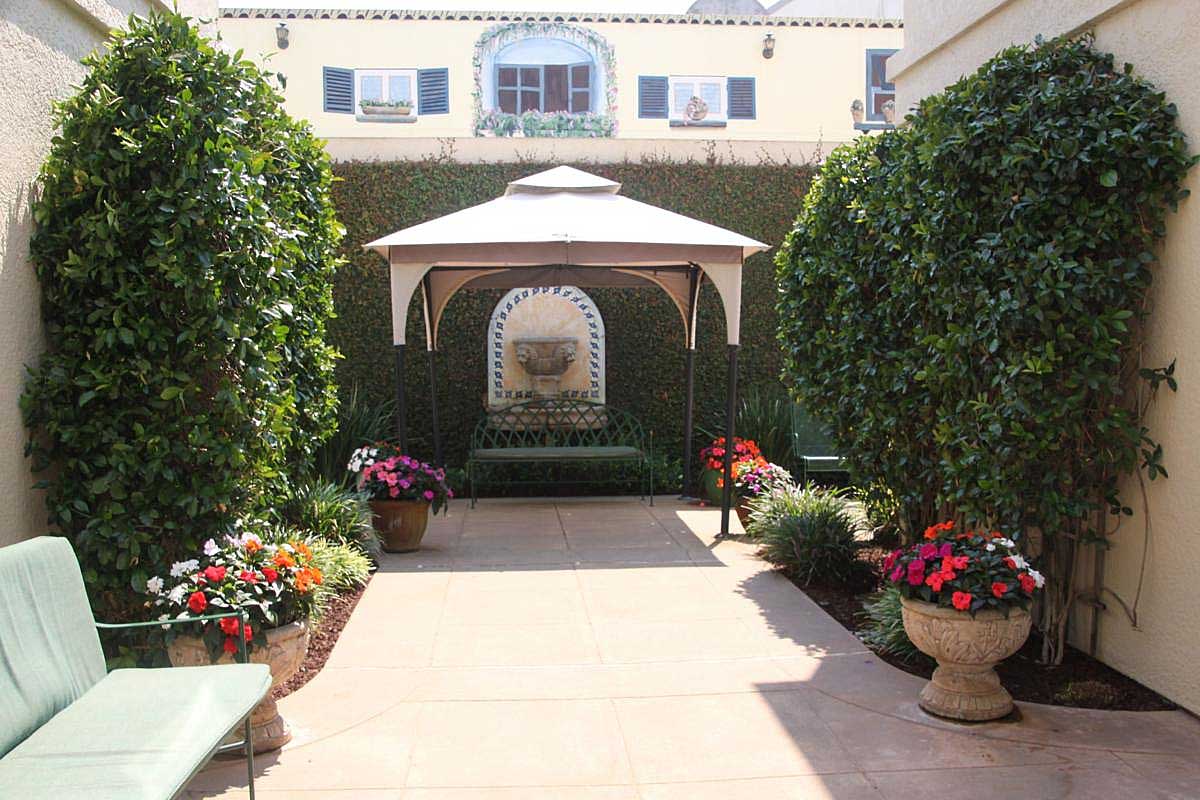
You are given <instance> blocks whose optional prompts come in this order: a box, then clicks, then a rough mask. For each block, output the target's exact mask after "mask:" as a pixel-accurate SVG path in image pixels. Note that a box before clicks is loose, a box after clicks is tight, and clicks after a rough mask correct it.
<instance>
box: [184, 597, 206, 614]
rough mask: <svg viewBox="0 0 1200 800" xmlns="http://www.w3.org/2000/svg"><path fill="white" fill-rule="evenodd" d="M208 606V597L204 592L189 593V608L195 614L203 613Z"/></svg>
mask: <svg viewBox="0 0 1200 800" xmlns="http://www.w3.org/2000/svg"><path fill="white" fill-rule="evenodd" d="M206 608H208V598H207V597H205V596H204V592H192V593H191V594H190V595H188V610H189V611H191V612H192V613H193V614H203V613H204V609H206Z"/></svg>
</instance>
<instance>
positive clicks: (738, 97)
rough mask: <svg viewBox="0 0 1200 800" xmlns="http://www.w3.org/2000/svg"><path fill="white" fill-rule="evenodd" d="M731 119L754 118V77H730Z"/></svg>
mask: <svg viewBox="0 0 1200 800" xmlns="http://www.w3.org/2000/svg"><path fill="white" fill-rule="evenodd" d="M726 88H727V91H728V93H729V113H728V114H727V115H726V116H728V117H729V119H754V118H755V112H756V110H757V109H756V108H755V105H754V78H729V79H728V83H727V87H726Z"/></svg>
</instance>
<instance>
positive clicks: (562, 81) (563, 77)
mask: <svg viewBox="0 0 1200 800" xmlns="http://www.w3.org/2000/svg"><path fill="white" fill-rule="evenodd" d="M545 69H546V86H545V87H544V94H543V95H542V111H568V110H570V109H569V106H570V104H571V98H570V97H568V95H569V94H570V89H568V88H567V66H566V65H565V64H547V65H546V67H545Z"/></svg>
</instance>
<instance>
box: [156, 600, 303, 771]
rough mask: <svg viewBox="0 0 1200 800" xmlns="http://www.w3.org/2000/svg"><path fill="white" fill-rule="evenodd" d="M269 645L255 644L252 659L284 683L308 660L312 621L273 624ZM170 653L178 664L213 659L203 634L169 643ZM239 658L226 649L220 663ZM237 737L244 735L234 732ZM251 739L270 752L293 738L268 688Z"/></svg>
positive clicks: (275, 680)
mask: <svg viewBox="0 0 1200 800" xmlns="http://www.w3.org/2000/svg"><path fill="white" fill-rule="evenodd" d="M266 636H267V644H266V646H265V647H255V648H254V649H253V650H251V651H250V661H251V662H252V663H254V664H266V665H267V666H268V667H270V669H271V689H272V690H274V689H275V687H277V686H279V685H281V684H282V683H284V682H285V681H286V680H287V679H288V678H290V677H292V675H294V674H296V670H298V669H299V668H300V665H301V664H302V663H304V655H305V653H306V652H307V651H308V623H306V622H304V621H300V622H293V623H291V624H290V625H284V626H283V627H282V628H272V629H270V630H268V631H267V632H266ZM167 656H168V657H169V658H170V659H171V665H172V666H175V667H202V666H206V665H208V664H211V663H213V661H212V659H211V658H209V655H208V649H207V648H206V647H205V646H204V640H203V639H201V638H200V637H199V636H180V637H178V638H176V639H175V641H173V642H171V644H170V645H168V646H167ZM235 661H236V659H235V657H234V656H233V655H230V654H229V653H222V654H221V658H220V659H219V660H218V661H217V662H216V663H217V664H233V663H235ZM233 738H234V739H235V740H236V739H238V738H240V737H239V736H238V735H237V734H234V735H233ZM250 739H251V741H253V742H254V752H255V753H266V752H270V751H271V750H278V749H279V748H281V747H283V746H284V745H285V744H287V743H288V742H290V741H291V740H292V729H291V728H290V727H288V724H287V720H285V719H284V718H283V717H282V716H280V715H279V709H278V707H277V706H276V705H275V698H273V697H271V693H270V692H267V696H266V697H264V698H263V699H262V701H261V702H260V703H259V704H258V705H257V706H255V707H254V710H253V711H251V712H250Z"/></svg>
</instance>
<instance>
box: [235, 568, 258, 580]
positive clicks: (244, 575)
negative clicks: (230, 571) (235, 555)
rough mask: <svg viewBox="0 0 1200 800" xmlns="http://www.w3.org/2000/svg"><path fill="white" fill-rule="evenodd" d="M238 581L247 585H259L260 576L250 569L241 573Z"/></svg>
mask: <svg viewBox="0 0 1200 800" xmlns="http://www.w3.org/2000/svg"><path fill="white" fill-rule="evenodd" d="M238 579H239V580H241V581H243V582H245V583H258V576H257V575H255V574H254V573H253V572H252V571H251V570H248V569H244V570H242V571H241V572H239V573H238Z"/></svg>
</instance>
